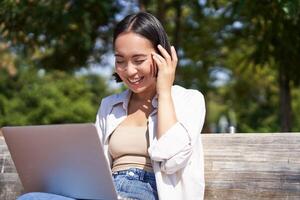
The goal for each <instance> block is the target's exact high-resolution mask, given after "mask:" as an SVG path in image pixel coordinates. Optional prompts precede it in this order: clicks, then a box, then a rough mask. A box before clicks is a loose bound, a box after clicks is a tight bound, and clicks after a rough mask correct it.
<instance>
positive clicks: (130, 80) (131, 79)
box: [128, 77, 144, 85]
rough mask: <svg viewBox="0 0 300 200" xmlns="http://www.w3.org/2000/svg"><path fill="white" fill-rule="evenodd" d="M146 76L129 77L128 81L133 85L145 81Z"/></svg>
mask: <svg viewBox="0 0 300 200" xmlns="http://www.w3.org/2000/svg"><path fill="white" fill-rule="evenodd" d="M143 79H144V77H140V78H128V82H129V83H130V84H132V85H138V84H140V83H141V82H142V81H143Z"/></svg>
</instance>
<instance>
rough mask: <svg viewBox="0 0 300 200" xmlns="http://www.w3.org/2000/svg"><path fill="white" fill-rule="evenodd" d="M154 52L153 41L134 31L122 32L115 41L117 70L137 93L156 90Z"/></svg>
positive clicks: (128, 85)
mask: <svg viewBox="0 0 300 200" xmlns="http://www.w3.org/2000/svg"><path fill="white" fill-rule="evenodd" d="M152 52H155V49H154V48H153V46H152V43H151V42H150V41H149V40H148V39H146V38H145V37H143V36H141V35H138V34H136V33H133V32H125V33H122V34H120V35H119V36H118V37H117V39H116V41H115V68H116V72H117V74H118V75H119V76H120V78H121V79H122V81H123V82H124V83H125V84H126V85H127V87H128V88H129V89H130V90H132V91H133V92H135V93H141V92H147V91H148V92H149V91H151V90H155V84H156V78H155V73H154V72H155V69H154V66H155V65H154V64H153V63H154V61H153V59H152V55H151V53H152Z"/></svg>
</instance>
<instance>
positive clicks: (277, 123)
mask: <svg viewBox="0 0 300 200" xmlns="http://www.w3.org/2000/svg"><path fill="white" fill-rule="evenodd" d="M138 11H149V12H151V13H153V14H154V15H155V16H156V17H157V18H159V20H160V21H161V22H162V24H163V25H164V27H165V29H166V31H167V33H168V35H169V37H170V41H171V43H172V44H173V45H174V46H175V47H176V49H177V51H178V54H179V59H180V61H179V65H178V68H177V72H176V73H177V77H176V84H179V85H182V86H185V87H187V88H194V89H198V90H200V91H201V92H202V93H203V94H204V96H205V99H206V104H207V105H206V106H207V117H206V122H205V127H204V130H203V132H206V133H209V132H227V131H228V130H227V129H228V127H229V126H234V127H235V128H236V131H237V132H288V131H298V132H299V131H300V112H299V111H300V87H299V84H300V0H231V1H229V0H197V1H196V0H139V1H138V0H137V1H133V0H132V1H124V0H115V1H113V0H81V1H80V0H59V1H55V0H0V127H1V126H6V125H29V124H57V123H81V122H94V121H95V115H96V113H97V109H98V107H99V103H100V101H101V98H102V97H104V96H107V95H109V94H112V93H116V92H119V91H121V90H123V89H124V87H123V86H122V85H118V84H116V83H115V82H114V80H113V79H112V77H111V74H112V72H113V67H114V57H113V49H112V31H113V28H114V25H115V24H116V23H117V22H118V21H120V20H121V19H122V18H123V17H124V16H126V15H127V14H130V13H134V12H138Z"/></svg>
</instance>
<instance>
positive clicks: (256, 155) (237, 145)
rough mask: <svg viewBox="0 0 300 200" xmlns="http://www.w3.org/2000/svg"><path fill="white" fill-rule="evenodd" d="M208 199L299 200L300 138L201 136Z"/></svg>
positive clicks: (289, 134)
mask: <svg viewBox="0 0 300 200" xmlns="http://www.w3.org/2000/svg"><path fill="white" fill-rule="evenodd" d="M202 140H203V146H204V156H205V182H206V190H205V199H300V134H299V133H292V134H291V133H285V134H281V133H280V134H279V133H276V134H207V135H205V134H204V135H202Z"/></svg>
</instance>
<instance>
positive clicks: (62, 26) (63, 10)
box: [0, 0, 118, 70]
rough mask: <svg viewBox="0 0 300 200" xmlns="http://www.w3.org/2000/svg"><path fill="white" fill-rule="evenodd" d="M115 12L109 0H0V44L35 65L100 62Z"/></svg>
mask: <svg viewBox="0 0 300 200" xmlns="http://www.w3.org/2000/svg"><path fill="white" fill-rule="evenodd" d="M117 10H118V5H117V3H114V1H113V0H103V1H98V0H86V1H72V0H62V1H53V0H49V1H48V0H21V1H19V0H16V1H9V0H2V1H1V2H0V41H1V42H4V43H5V45H8V46H9V48H10V50H11V51H12V52H14V53H16V54H17V55H24V56H25V58H27V59H29V60H31V61H33V62H34V63H35V66H38V67H43V68H51V69H53V68H54V69H64V70H71V69H74V68H75V69H76V68H78V67H83V66H86V65H87V62H90V61H99V59H101V55H102V53H103V52H105V51H106V49H107V45H108V44H109V43H107V41H108V39H110V37H109V36H110V35H111V34H110V33H111V29H110V28H109V27H108V25H109V23H111V22H112V21H113V20H114V16H115V13H116V12H117ZM95 44H96V45H95Z"/></svg>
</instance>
